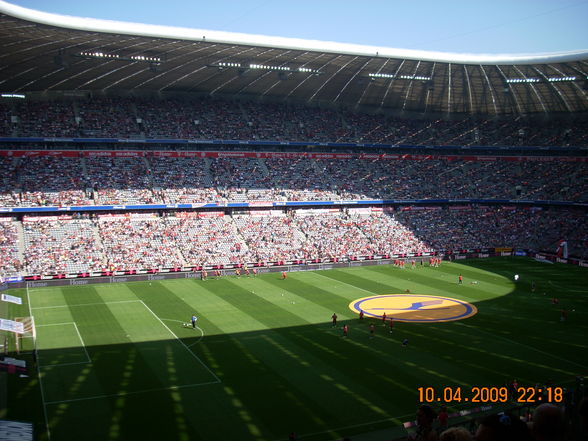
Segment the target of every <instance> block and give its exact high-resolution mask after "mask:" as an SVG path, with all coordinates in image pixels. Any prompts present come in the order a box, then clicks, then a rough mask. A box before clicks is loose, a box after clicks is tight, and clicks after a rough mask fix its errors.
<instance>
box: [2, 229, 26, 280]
mask: <svg viewBox="0 0 588 441" xmlns="http://www.w3.org/2000/svg"><path fill="white" fill-rule="evenodd" d="M18 245H19V240H18V230H17V227H16V222H15V221H13V220H11V219H10V218H9V219H8V220H7V221H3V222H0V276H3V277H7V276H15V275H17V274H18V273H19V272H20V271H21V270H22V269H23V266H22V262H21V259H20V257H19V253H18Z"/></svg>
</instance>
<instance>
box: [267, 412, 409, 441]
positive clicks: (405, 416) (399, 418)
mask: <svg viewBox="0 0 588 441" xmlns="http://www.w3.org/2000/svg"><path fill="white" fill-rule="evenodd" d="M410 416H413V417H414V413H409V414H407V415H400V416H398V417H389V418H382V419H381V420H374V421H368V422H366V423H359V424H354V425H351V426H342V427H335V428H333V429H328V430H323V431H321V432H313V433H304V434H302V435H299V436H298V437H299V438H308V437H311V436H316V435H322V434H324V433H329V432H333V431H337V432H338V431H341V430H347V429H355V428H357V427H362V426H367V425H370V424H379V423H385V422H387V421H389V422H390V423H392V422H393V420H395V419H397V420H401V419H404V418H408V417H410ZM379 430H386V428H385V427H384V428H382V429H378V431H379ZM282 439H283V438H280V439H279V440H275V441H281V440H282Z"/></svg>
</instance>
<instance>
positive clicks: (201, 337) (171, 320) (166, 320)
mask: <svg viewBox="0 0 588 441" xmlns="http://www.w3.org/2000/svg"><path fill="white" fill-rule="evenodd" d="M161 320H163V321H164V322H175V323H187V322H184V321H182V320H176V319H166V318H162V319H161ZM190 326H191V325H190ZM194 329H198V330H199V331H200V338H199V339H198V340H196V341H195V342H194V343H190V344H189V345H188V347H189V348H191V347H192V346H194V345H195V344H196V343H200V341H201V340H202V339H203V338H204V331H203V330H202V328H200V327H199V326H196V327H195V328H194Z"/></svg>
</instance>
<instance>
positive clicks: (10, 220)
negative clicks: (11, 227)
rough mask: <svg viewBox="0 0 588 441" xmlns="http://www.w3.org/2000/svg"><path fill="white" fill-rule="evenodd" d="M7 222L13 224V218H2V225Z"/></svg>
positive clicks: (0, 218) (0, 219)
mask: <svg viewBox="0 0 588 441" xmlns="http://www.w3.org/2000/svg"><path fill="white" fill-rule="evenodd" d="M7 222H12V218H11V217H0V224H2V223H7Z"/></svg>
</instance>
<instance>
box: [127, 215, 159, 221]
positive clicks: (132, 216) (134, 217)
mask: <svg viewBox="0 0 588 441" xmlns="http://www.w3.org/2000/svg"><path fill="white" fill-rule="evenodd" d="M129 217H130V219H131V220H141V219H157V218H158V216H157V213H129Z"/></svg>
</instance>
